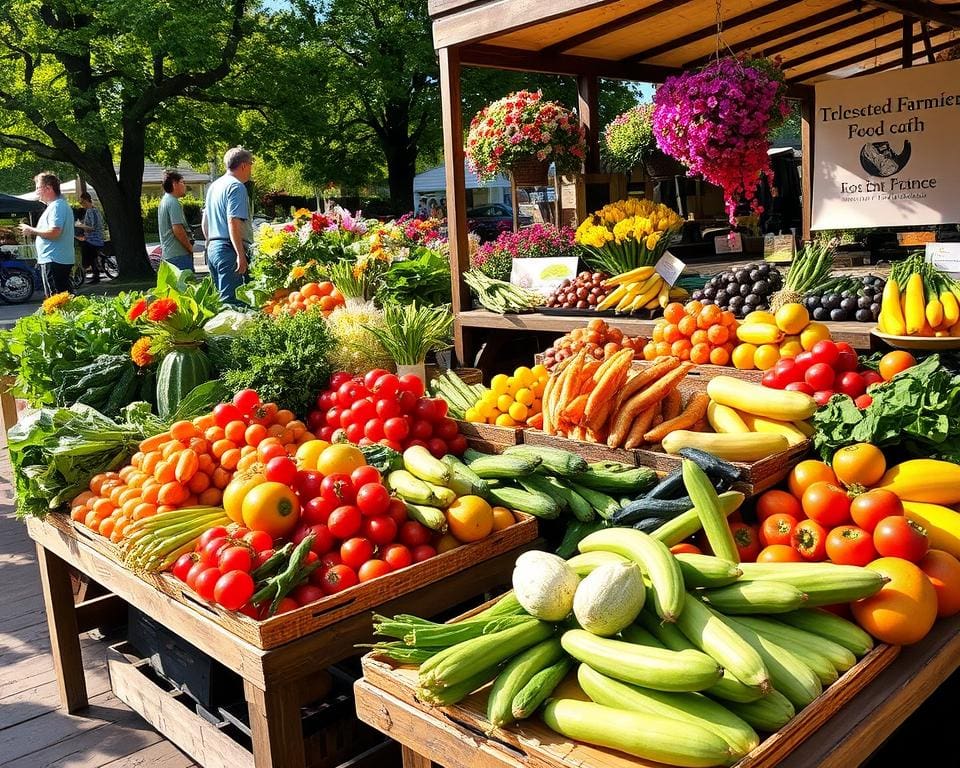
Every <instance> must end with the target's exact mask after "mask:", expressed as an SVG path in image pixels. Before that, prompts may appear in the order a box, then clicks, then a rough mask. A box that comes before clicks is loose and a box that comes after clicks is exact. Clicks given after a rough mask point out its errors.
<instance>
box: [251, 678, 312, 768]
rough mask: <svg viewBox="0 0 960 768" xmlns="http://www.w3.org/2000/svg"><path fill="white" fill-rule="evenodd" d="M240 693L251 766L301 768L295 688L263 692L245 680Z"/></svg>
mask: <svg viewBox="0 0 960 768" xmlns="http://www.w3.org/2000/svg"><path fill="white" fill-rule="evenodd" d="M243 690H244V694H245V695H246V699H247V709H248V710H249V713H250V729H251V731H252V733H253V764H254V766H256V768H304V765H306V755H305V751H304V746H303V725H302V724H301V722H300V701H299V698H298V696H297V693H298V691H297V689H296V686H289V685H287V686H280V689H279V690H276V691H273V690H271V691H262V690H260V689H259V688H257V687H256V686H255V685H252V684H251V683H250V682H249V681H247V680H244V681H243Z"/></svg>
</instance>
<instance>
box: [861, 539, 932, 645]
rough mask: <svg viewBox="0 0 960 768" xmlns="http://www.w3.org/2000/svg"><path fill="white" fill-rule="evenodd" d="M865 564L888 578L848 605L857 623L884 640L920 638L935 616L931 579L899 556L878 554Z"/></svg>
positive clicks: (895, 641) (907, 642)
mask: <svg viewBox="0 0 960 768" xmlns="http://www.w3.org/2000/svg"><path fill="white" fill-rule="evenodd" d="M866 567H867V568H869V569H870V570H871V571H877V572H878V573H882V574H883V575H884V576H886V577H887V578H888V579H889V581H888V582H887V583H886V584H884V585H883V587H881V589H880V591H879V592H877V593H876V594H875V595H872V596H870V597H866V598H864V599H863V600H858V601H857V602H855V603H853V604H852V605H851V606H850V609H851V610H852V611H853V616H854V618H855V619H856V620H857V623H858V624H859V625H860V626H861V627H863V628H864V629H865V630H866V631H867V632H869V633H870V634H871V635H873V636H874V637H875V638H877V640H880V641H881V642H883V643H890V644H891V645H910V644H911V643H916V642H917V641H919V640H922V639H923V638H924V637H925V636H926V634H927V632H929V631H930V628H931V627H932V626H933V622H934V621H936V619H937V592H936V590H935V589H934V587H933V584H931V583H930V579H928V578H927V576H926V574H925V573H924V572H923V571H921V570H920V569H919V568H918V567H917V566H915V565H914V564H913V563H910V562H907V561H906V560H901V559H900V558H899V557H881V558H880V559H879V560H874V561H873V562H872V563H870V564H869V565H868V566H866Z"/></svg>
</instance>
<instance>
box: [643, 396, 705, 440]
mask: <svg viewBox="0 0 960 768" xmlns="http://www.w3.org/2000/svg"><path fill="white" fill-rule="evenodd" d="M709 404H710V396H709V395H708V394H707V393H706V392H698V393H697V394H695V395H694V396H693V397H691V398H690V401H689V402H688V403H687V407H686V408H684V409H683V413H681V414H679V415H678V416H675V417H674V418H672V419H667V418H666V413H664V420H663V423H662V424H660V425H659V426H656V427H654V428H653V429H651V430H650V431H649V432H647V433H646V434H645V435H644V436H643V439H644V440H646V441H647V442H648V443H659V442H660V441H661V440H663V438H665V437H666V436H667V435H669V434H670V433H671V432H673V431H674V430H675V429H687V427H692V426H693V425H694V424H696V423H697V422H698V421H699V420H700V419H701V418H703V416H704V415H705V414H706V412H707V406H708V405H709ZM664 412H666V402H665V403H664Z"/></svg>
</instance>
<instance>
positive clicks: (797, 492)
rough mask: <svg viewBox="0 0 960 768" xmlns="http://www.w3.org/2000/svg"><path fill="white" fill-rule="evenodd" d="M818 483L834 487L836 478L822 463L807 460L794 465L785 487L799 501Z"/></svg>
mask: <svg viewBox="0 0 960 768" xmlns="http://www.w3.org/2000/svg"><path fill="white" fill-rule="evenodd" d="M819 482H825V483H833V484H834V485H836V483H837V476H836V475H835V474H834V473H833V470H832V469H830V467H829V466H827V465H826V464H824V463H823V462H822V461H817V460H816V459H807V460H806V461H801V462H800V463H799V464H796V465H795V466H794V467H793V469H791V470H790V477H789V479H788V480H787V485H788V486H789V488H790V493H792V494H793V495H794V496H796V497H797V498H798V499H800V498H803V492H804V491H805V490H807V488H808V487H809V486H811V485H813V484H814V483H819Z"/></svg>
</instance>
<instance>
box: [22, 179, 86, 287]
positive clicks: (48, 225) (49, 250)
mask: <svg viewBox="0 0 960 768" xmlns="http://www.w3.org/2000/svg"><path fill="white" fill-rule="evenodd" d="M33 180H34V183H35V184H36V189H37V197H39V199H40V202H42V203H46V204H47V208H46V210H45V211H44V212H43V213H42V214H40V220H39V221H38V222H37V226H35V227H31V226H30V225H29V224H21V225H20V231H21V232H23V233H24V234H25V235H34V236H35V237H36V247H37V265H38V266H39V267H40V276H41V278H42V279H43V292H44V294H45V295H47V296H52V295H53V294H55V293H63V292H65V291H66V292H69V291H70V272H71V271H72V270H73V265H74V262H75V260H76V256H75V254H74V251H73V232H74V230H73V211H71V210H70V206H69V205H68V204H67V201H66V200H64V199H63V198H62V197H61V196H60V179H58V178H57V176H56V174H53V173H50V172H48V171H44V172H43V173H38V174H37V175H36V176H35V177H34V179H33Z"/></svg>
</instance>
